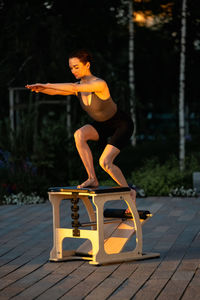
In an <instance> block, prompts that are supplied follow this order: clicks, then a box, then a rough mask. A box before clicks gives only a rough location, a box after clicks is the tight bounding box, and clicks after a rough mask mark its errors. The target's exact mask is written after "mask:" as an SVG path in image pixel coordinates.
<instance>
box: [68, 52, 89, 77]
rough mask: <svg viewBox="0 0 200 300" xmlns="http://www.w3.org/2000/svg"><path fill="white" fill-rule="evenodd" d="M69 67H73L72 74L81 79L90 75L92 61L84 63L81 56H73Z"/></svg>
mask: <svg viewBox="0 0 200 300" xmlns="http://www.w3.org/2000/svg"><path fill="white" fill-rule="evenodd" d="M69 67H70V69H71V72H72V74H73V75H74V76H75V77H76V79H80V78H82V77H84V76H86V75H88V72H89V69H90V63H89V62H87V63H86V64H83V63H82V62H81V61H80V59H79V58H77V57H72V58H70V59H69Z"/></svg>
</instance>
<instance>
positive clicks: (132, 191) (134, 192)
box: [125, 189, 136, 214]
mask: <svg viewBox="0 0 200 300" xmlns="http://www.w3.org/2000/svg"><path fill="white" fill-rule="evenodd" d="M130 194H131V198H132V199H133V202H134V203H135V205H136V191H135V190H133V189H131V191H130ZM125 213H126V214H129V213H131V212H130V210H129V208H127V209H126V211H125Z"/></svg>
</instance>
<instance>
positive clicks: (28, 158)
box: [0, 0, 200, 203]
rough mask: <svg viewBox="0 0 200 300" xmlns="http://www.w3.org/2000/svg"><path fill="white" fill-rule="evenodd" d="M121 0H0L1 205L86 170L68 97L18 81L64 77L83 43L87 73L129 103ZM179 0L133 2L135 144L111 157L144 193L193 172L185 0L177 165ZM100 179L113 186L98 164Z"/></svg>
mask: <svg viewBox="0 0 200 300" xmlns="http://www.w3.org/2000/svg"><path fill="white" fill-rule="evenodd" d="M127 3H128V1H125V0H107V1H106V0H102V1H91V0H74V1H64V0H63V1H60V0H57V1H53V0H52V1H45V0H44V1H40V0H35V1H25V0H20V1H16V2H13V1H9V0H7V1H6V0H3V1H0V23H1V26H0V66H1V68H0V84H1V88H0V101H1V110H0V203H1V201H2V200H1V199H2V196H3V195H9V194H12V193H19V192H23V193H25V194H27V195H28V194H30V193H31V192H36V193H37V195H40V196H41V197H44V198H47V189H48V187H50V186H67V185H76V184H78V183H80V182H81V181H83V180H84V179H85V177H86V173H85V170H84V168H83V166H82V163H81V161H80V158H79V156H78V154H77V152H76V149H75V144H74V140H73V132H74V131H75V130H76V129H77V128H78V127H79V126H81V125H83V124H85V122H87V120H88V117H87V116H86V115H85V113H84V112H83V111H82V110H81V108H80V106H79V103H78V101H77V99H76V97H74V96H71V97H61V96H54V97H52V96H48V95H34V94H32V93H30V92H29V91H28V90H26V89H24V86H25V85H26V84H27V83H35V82H73V81H74V78H73V77H72V75H71V73H70V70H69V68H68V59H67V57H68V54H69V53H70V52H71V51H72V50H73V49H75V48H80V47H81V48H82V47H84V48H88V49H89V50H90V51H91V52H92V53H93V56H94V59H95V63H94V69H93V73H94V74H95V75H97V76H99V77H101V78H104V79H105V80H106V81H107V82H108V85H109V87H110V91H111V95H112V97H113V99H114V100H115V101H116V102H117V104H118V106H120V107H121V108H123V109H124V110H126V111H129V110H130V90H129V73H128V65H129V57H128V54H129V49H128V47H129V28H128V4H127ZM181 7H182V0H178V1H173V0H172V1H169V0H168V1H167V0H165V1H164V0H162V1H158V0H133V8H134V11H133V22H134V72H135V102H136V120H137V135H136V138H137V144H136V146H134V147H133V146H132V145H131V144H130V145H129V146H128V147H127V148H126V149H124V150H123V152H122V153H121V155H120V156H119V158H117V160H116V162H117V163H118V165H119V166H120V167H121V169H122V170H123V172H124V174H125V175H126V177H127V179H128V181H129V182H130V183H134V184H136V185H137V186H139V187H140V188H143V189H144V190H145V192H146V194H147V195H154V196H162V195H168V194H169V192H170V191H171V189H173V188H176V187H181V186H185V187H186V188H189V187H192V173H193V172H194V171H199V170H200V153H199V129H200V103H199V102H200V101H199V96H200V89H199V61H200V30H199V27H200V8H199V5H198V1H197V0H194V1H188V5H187V39H186V69H185V75H186V79H185V122H186V135H185V141H186V165H185V170H184V171H182V172H181V171H180V170H179V162H178V151H179V129H178V97H179V75H180V74H179V64H180V40H181ZM90 145H91V147H92V149H93V152H94V161H95V166H96V171H97V175H98V178H99V179H100V183H101V184H102V185H103V184H106V185H108V184H109V185H115V183H114V182H113V181H112V180H110V178H109V176H108V175H107V174H105V172H104V171H103V170H101V168H100V167H99V166H98V157H99V156H100V151H101V150H102V149H101V148H100V147H99V145H98V144H96V143H92V142H91V143H90Z"/></svg>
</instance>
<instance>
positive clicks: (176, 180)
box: [131, 155, 200, 196]
mask: <svg viewBox="0 0 200 300" xmlns="http://www.w3.org/2000/svg"><path fill="white" fill-rule="evenodd" d="M199 162H200V159H199V157H198V156H197V155H191V156H189V157H187V159H186V169H185V171H183V172H180V170H179V163H178V160H177V159H176V157H175V156H171V157H170V158H169V159H168V160H167V161H166V162H165V163H162V164H161V163H160V162H159V160H158V158H152V159H149V160H147V161H146V162H145V164H144V165H143V167H141V168H140V169H139V170H137V171H135V172H133V173H132V177H131V179H132V182H133V183H134V184H135V185H136V186H139V187H141V188H143V189H144V191H145V193H146V195H147V196H168V195H169V194H170V192H171V191H172V190H174V189H175V188H181V186H184V187H185V188H188V189H189V188H191V187H192V173H193V172H194V171H196V170H198V169H199Z"/></svg>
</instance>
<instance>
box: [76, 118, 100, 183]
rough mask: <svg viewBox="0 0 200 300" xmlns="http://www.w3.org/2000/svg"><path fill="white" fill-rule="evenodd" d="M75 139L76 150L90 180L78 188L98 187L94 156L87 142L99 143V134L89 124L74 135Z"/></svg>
mask: <svg viewBox="0 0 200 300" xmlns="http://www.w3.org/2000/svg"><path fill="white" fill-rule="evenodd" d="M74 139H75V143H76V148H77V150H78V153H79V155H80V157H81V160H82V162H83V164H84V166H85V169H86V171H87V174H88V179H87V180H86V181H84V182H83V183H82V184H80V185H78V188H85V187H98V185H99V183H98V180H97V177H96V174H95V170H94V164H93V156H92V152H91V150H90V148H89V146H88V143H87V141H88V140H92V141H98V139H99V134H98V132H97V131H96V129H95V128H94V127H93V126H92V125H89V124H88V125H85V126H83V127H81V128H79V129H78V130H77V131H76V132H75V133H74Z"/></svg>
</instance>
